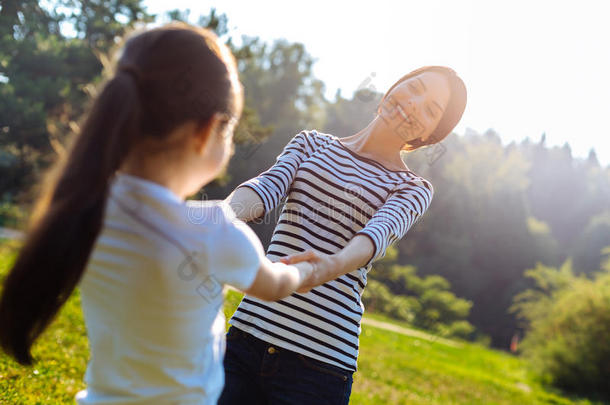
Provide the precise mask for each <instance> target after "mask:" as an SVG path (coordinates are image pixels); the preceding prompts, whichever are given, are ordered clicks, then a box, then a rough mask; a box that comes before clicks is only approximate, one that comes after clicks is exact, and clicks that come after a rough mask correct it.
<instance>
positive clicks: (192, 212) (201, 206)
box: [185, 200, 237, 225]
mask: <svg viewBox="0 0 610 405" xmlns="http://www.w3.org/2000/svg"><path fill="white" fill-rule="evenodd" d="M185 205H186V215H187V218H188V221H189V222H191V223H192V224H195V225H196V224H207V225H224V224H227V223H230V222H233V221H235V220H236V219H237V217H236V216H235V212H234V211H233V209H232V208H231V206H230V205H229V204H228V203H226V202H225V201H224V200H186V201H185Z"/></svg>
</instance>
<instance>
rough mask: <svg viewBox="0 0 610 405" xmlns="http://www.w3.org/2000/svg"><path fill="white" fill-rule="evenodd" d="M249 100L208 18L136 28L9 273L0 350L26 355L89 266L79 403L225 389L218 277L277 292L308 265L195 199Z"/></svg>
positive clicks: (225, 154) (169, 398)
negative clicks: (271, 250)
mask: <svg viewBox="0 0 610 405" xmlns="http://www.w3.org/2000/svg"><path fill="white" fill-rule="evenodd" d="M177 81H183V83H184V84H185V85H184V86H180V88H179V91H176V86H175V84H176V82H177ZM242 104H243V93H242V89H241V85H240V83H239V80H238V77H237V67H236V64H235V59H234V58H233V55H231V52H230V50H229V49H228V48H227V47H226V46H225V45H224V44H223V43H222V42H221V41H220V40H219V39H218V37H217V36H216V35H214V33H212V32H211V31H208V30H206V29H202V28H196V27H191V26H188V25H186V24H181V23H174V24H169V25H167V26H163V27H159V28H155V29H152V30H149V31H144V32H141V33H138V35H135V36H133V37H131V38H129V40H128V41H127V42H126V43H125V46H124V47H123V48H122V51H121V57H120V59H119V61H118V65H117V69H116V73H115V74H114V75H113V77H111V78H110V79H109V80H108V81H107V82H106V83H105V84H104V86H103V88H102V91H101V92H100V94H99V96H98V97H97V98H96V99H95V102H94V103H93V106H92V108H91V111H90V112H89V114H88V115H87V117H86V120H85V122H84V125H83V127H82V130H81V131H80V134H79V135H78V137H77V138H76V140H75V142H74V143H73V145H72V148H71V150H70V152H69V153H68V154H67V155H66V156H65V160H63V161H61V162H60V164H59V165H58V166H57V170H56V173H55V174H56V177H53V178H51V179H50V180H49V181H48V182H47V184H46V186H47V192H46V193H45V194H43V196H42V198H41V200H40V206H39V215H37V216H35V218H34V219H33V220H32V224H31V229H30V231H29V232H28V237H27V239H26V241H25V244H24V246H23V248H22V249H21V251H20V254H19V257H18V258H17V260H16V262H15V265H14V266H13V268H12V269H11V272H10V274H9V275H8V277H7V279H6V281H5V283H4V291H3V294H2V298H1V300H0V346H1V347H2V349H4V351H6V352H7V353H8V354H10V355H12V356H13V357H14V358H15V359H16V360H17V361H19V362H20V363H23V364H31V362H32V357H31V354H30V348H31V346H32V344H33V342H34V340H35V339H36V338H38V336H39V335H40V334H41V333H42V332H43V331H44V329H45V328H46V327H47V325H48V324H49V323H50V322H51V320H52V319H53V317H54V316H55V314H56V313H57V311H58V310H59V308H60V307H61V305H62V304H63V303H64V302H65V301H66V299H67V298H68V297H69V296H70V293H71V292H72V291H73V289H74V288H75V285H76V284H77V283H78V282H79V281H81V283H80V286H81V298H82V306H83V312H84V317H85V323H86V325H87V332H88V336H89V347H90V352H91V358H90V360H89V364H88V366H87V373H86V375H85V380H86V383H87V389H86V390H83V391H81V392H80V393H79V394H78V395H77V401H78V403H80V404H127V403H129V404H215V403H216V401H217V399H218V397H219V395H220V393H221V391H222V387H223V365H222V359H223V350H224V328H225V326H224V325H225V322H224V314H223V310H222V301H223V296H222V287H223V285H224V284H231V285H233V286H235V287H237V288H241V289H242V290H244V291H246V293H248V294H251V295H254V296H257V297H259V298H262V299H267V300H277V299H280V298H282V297H284V296H287V295H288V294H290V293H292V292H293V291H295V290H296V289H298V288H299V286H300V284H301V283H302V282H303V281H304V280H306V279H307V277H308V275H309V274H310V273H311V271H312V270H313V268H312V266H311V265H309V264H306V263H301V264H298V265H295V266H288V265H285V264H281V263H271V262H270V261H269V260H268V259H267V258H265V256H264V252H263V248H262V245H261V243H260V241H259V240H258V238H256V235H255V234H254V232H252V231H251V230H250V229H249V227H248V226H247V225H246V224H244V223H243V222H242V221H237V220H235V216H234V214H233V212H232V210H231V209H230V207H228V206H227V205H226V204H224V203H223V202H222V201H208V202H206V203H205V204H203V205H201V204H200V205H199V206H193V205H190V204H187V203H186V202H185V199H186V198H187V197H188V196H189V195H192V194H194V193H195V192H197V190H199V189H200V188H201V187H202V186H203V185H205V184H206V183H208V182H210V181H211V180H212V179H214V178H215V177H216V176H217V175H218V173H219V172H220V171H221V170H222V169H223V167H224V166H225V165H226V163H227V161H228V158H229V156H230V154H231V150H232V135H233V128H234V126H235V123H236V121H237V119H238V118H239V116H240V114H241V109H242ZM193 209H196V210H197V220H196V221H194V220H193V219H194V218H193V216H192V215H191V214H192V213H193ZM81 279H82V280H81ZM300 291H307V290H300Z"/></svg>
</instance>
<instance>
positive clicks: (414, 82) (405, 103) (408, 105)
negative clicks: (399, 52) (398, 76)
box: [379, 72, 450, 143]
mask: <svg viewBox="0 0 610 405" xmlns="http://www.w3.org/2000/svg"><path fill="white" fill-rule="evenodd" d="M449 97H450V90H449V83H448V81H447V79H446V78H445V76H444V75H442V74H441V73H437V72H423V73H420V74H418V75H417V76H415V77H411V78H409V79H407V80H405V81H403V82H402V83H400V84H399V85H398V86H396V87H395V88H394V89H392V91H391V92H390V93H389V94H388V95H387V97H386V98H385V100H384V101H383V102H382V103H381V106H380V111H379V116H380V117H381V118H382V119H383V120H384V121H385V123H386V124H387V125H388V126H389V127H390V128H391V129H393V130H394V131H393V132H394V133H396V134H397V135H399V136H400V137H401V138H402V141H403V142H404V143H407V142H410V141H413V140H415V139H418V138H419V139H421V140H422V141H426V140H427V139H428V138H429V137H430V135H432V132H433V131H434V129H435V128H436V126H437V125H438V123H439V122H440V120H441V117H442V116H443V113H444V111H445V108H446V107H447V103H448V102H449Z"/></svg>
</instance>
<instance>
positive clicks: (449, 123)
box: [379, 66, 466, 151]
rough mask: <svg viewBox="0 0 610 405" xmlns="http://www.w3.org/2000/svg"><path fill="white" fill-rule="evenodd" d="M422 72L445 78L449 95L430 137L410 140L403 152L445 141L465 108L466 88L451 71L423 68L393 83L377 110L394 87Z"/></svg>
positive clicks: (432, 67)
mask: <svg viewBox="0 0 610 405" xmlns="http://www.w3.org/2000/svg"><path fill="white" fill-rule="evenodd" d="M424 72H437V73H440V74H442V75H443V76H445V77H446V78H447V82H448V83H449V94H450V95H449V101H448V102H447V107H445V111H444V113H443V116H442V117H441V120H440V121H439V123H438V125H437V126H436V128H435V129H434V131H432V135H431V136H430V137H429V138H428V139H427V140H426V141H422V140H420V139H419V138H418V139H415V140H412V141H411V142H409V143H407V144H405V146H403V148H402V150H404V151H412V150H415V149H418V148H421V147H422V146H426V145H432V144H435V143H439V142H440V141H442V140H443V139H445V137H447V135H449V134H450V133H451V131H452V130H453V128H455V126H456V125H457V124H458V122H459V121H460V118H462V114H463V113H464V109H465V108H466V86H465V85H464V82H463V81H462V79H460V78H459V77H458V75H457V74H456V73H455V71H454V70H453V69H451V68H448V67H445V66H424V67H421V68H419V69H416V70H414V71H412V72H410V73H408V74H406V75H404V76H403V77H401V78H400V79H399V80H398V81H397V82H396V83H394V84H393V85H392V87H390V89H389V90H388V91H386V93H385V94H384V95H383V98H382V99H381V102H380V103H379V105H380V107H379V108H381V103H383V101H384V100H385V98H386V97H387V96H388V94H390V92H391V91H392V90H393V89H394V88H395V87H396V86H398V85H400V84H401V83H402V82H404V81H405V80H408V79H410V78H412V77H415V76H417V75H420V74H422V73H424Z"/></svg>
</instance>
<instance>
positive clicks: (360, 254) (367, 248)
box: [282, 181, 433, 288]
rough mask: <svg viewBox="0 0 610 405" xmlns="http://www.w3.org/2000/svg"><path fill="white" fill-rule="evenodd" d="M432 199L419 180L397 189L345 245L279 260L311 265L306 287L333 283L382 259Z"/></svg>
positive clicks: (431, 193)
mask: <svg viewBox="0 0 610 405" xmlns="http://www.w3.org/2000/svg"><path fill="white" fill-rule="evenodd" d="M432 196H433V188H432V185H431V184H430V183H429V182H428V181H423V182H422V185H421V186H420V185H417V184H415V183H413V182H409V183H405V184H402V185H400V186H399V187H397V188H396V189H395V190H394V191H393V193H392V194H391V195H390V197H388V199H387V200H386V202H385V203H384V205H383V206H382V207H381V208H379V209H378V210H377V212H376V213H375V215H373V217H372V218H371V219H370V220H369V221H368V222H367V224H366V226H365V227H364V228H362V229H361V230H360V231H358V232H356V234H355V235H354V237H353V238H352V239H351V240H350V241H349V243H348V244H347V245H346V246H345V247H344V248H343V249H341V250H340V251H339V252H337V253H334V254H332V255H325V254H323V253H318V252H314V251H312V250H309V251H306V252H303V253H300V254H296V255H292V256H287V257H283V258H282V261H283V262H284V263H296V262H298V261H301V260H309V261H311V262H312V263H313V264H314V266H315V271H314V274H312V275H311V277H310V278H309V279H308V280H307V281H306V282H305V285H307V286H308V287H309V288H313V287H316V286H318V285H321V284H324V283H325V282H327V281H330V280H334V279H335V278H337V277H340V276H342V275H344V274H346V273H349V272H350V271H353V270H356V269H358V268H360V267H365V266H368V265H369V264H371V263H372V262H374V261H376V260H379V259H381V258H382V257H384V256H385V251H386V249H387V248H388V246H390V245H391V244H393V243H395V242H396V241H398V240H399V239H400V238H402V237H403V236H404V235H405V234H406V233H407V231H408V230H409V229H410V228H411V226H412V225H413V224H414V223H415V221H416V220H417V219H418V218H419V217H421V216H422V215H423V213H424V212H425V211H426V210H427V209H428V207H429V205H430V201H431V200H432Z"/></svg>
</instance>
